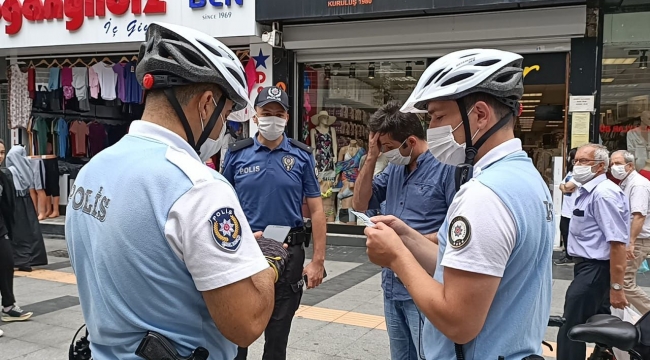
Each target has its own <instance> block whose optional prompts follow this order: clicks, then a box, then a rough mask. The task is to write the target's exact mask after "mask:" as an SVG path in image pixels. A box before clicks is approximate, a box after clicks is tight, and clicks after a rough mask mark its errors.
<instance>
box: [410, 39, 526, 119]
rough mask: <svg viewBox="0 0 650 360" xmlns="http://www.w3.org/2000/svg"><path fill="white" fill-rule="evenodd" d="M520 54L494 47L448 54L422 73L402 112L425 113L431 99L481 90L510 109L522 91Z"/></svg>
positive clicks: (440, 98) (447, 97)
mask: <svg viewBox="0 0 650 360" xmlns="http://www.w3.org/2000/svg"><path fill="white" fill-rule="evenodd" d="M522 61H523V57H522V56H521V55H519V54H515V53H511V52H508V51H502V50H495V49H470V50H461V51H456V52H453V53H450V54H447V55H445V56H443V57H441V58H440V59H438V60H436V61H435V62H434V63H433V64H431V65H430V66H429V67H428V68H427V69H426V70H425V71H424V73H423V74H422V77H421V78H420V80H419V81H418V83H417V85H416V86H415V89H414V90H413V92H412V93H411V96H410V97H409V99H408V100H407V101H406V103H404V106H403V107H402V109H401V111H402V112H412V113H422V112H427V111H426V110H427V104H428V102H429V101H433V100H439V101H440V100H458V99H461V98H463V97H464V96H466V95H468V94H471V93H476V92H482V93H487V94H490V95H493V96H494V97H495V98H497V99H498V100H499V101H501V102H502V103H504V104H505V105H506V106H508V107H509V108H511V109H513V111H518V104H517V100H519V99H521V97H522V95H523V94H524V84H523V70H522V68H521V65H522Z"/></svg>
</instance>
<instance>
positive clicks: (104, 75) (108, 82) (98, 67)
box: [92, 62, 117, 100]
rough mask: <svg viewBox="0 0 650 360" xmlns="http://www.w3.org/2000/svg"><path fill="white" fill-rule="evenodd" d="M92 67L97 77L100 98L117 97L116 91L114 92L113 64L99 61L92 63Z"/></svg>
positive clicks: (113, 98)
mask: <svg viewBox="0 0 650 360" xmlns="http://www.w3.org/2000/svg"><path fill="white" fill-rule="evenodd" d="M92 68H93V70H95V72H96V73H97V77H98V78H99V88H100V90H101V93H102V99H104V100H115V98H117V93H116V92H115V88H116V85H117V74H116V73H115V71H113V66H111V65H108V64H105V63H103V62H100V63H97V64H95V65H93V66H92Z"/></svg>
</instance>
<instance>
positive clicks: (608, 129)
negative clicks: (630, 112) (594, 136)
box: [600, 125, 650, 133]
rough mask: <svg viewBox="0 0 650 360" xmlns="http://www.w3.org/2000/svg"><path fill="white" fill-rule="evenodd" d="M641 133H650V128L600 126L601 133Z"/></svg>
mask: <svg viewBox="0 0 650 360" xmlns="http://www.w3.org/2000/svg"><path fill="white" fill-rule="evenodd" d="M632 130H635V131H640V132H645V133H647V132H650V126H645V127H642V126H638V125H600V132H601V133H626V132H628V131H632Z"/></svg>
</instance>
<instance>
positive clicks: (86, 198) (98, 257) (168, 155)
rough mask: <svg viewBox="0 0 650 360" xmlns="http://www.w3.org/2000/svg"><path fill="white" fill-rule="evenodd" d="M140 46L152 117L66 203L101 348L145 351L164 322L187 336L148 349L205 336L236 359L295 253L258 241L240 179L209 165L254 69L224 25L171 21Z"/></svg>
mask: <svg viewBox="0 0 650 360" xmlns="http://www.w3.org/2000/svg"><path fill="white" fill-rule="evenodd" d="M217 55H218V56H217ZM139 59H140V62H139V63H138V66H137V69H136V75H137V77H138V80H139V81H140V83H141V84H142V85H143V86H144V88H145V89H146V90H147V92H146V95H145V108H144V113H143V115H142V120H139V121H134V122H133V123H132V124H131V126H130V129H129V134H128V135H126V136H125V137H124V138H123V139H122V140H120V141H119V142H118V143H117V144H115V145H113V146H111V147H110V148H107V149H106V150H104V151H102V152H101V153H100V154H98V155H96V156H95V157H93V158H92V159H91V160H90V162H89V163H88V164H87V165H86V166H84V168H83V169H81V171H80V172H79V175H78V176H77V178H76V180H75V183H74V186H73V188H72V190H71V192H70V198H69V201H68V207H67V217H66V224H65V232H66V234H65V237H66V240H67V244H68V249H69V252H70V262H71V264H72V267H73V269H74V272H75V274H76V275H77V286H78V288H79V298H80V302H81V309H82V311H83V315H84V318H85V319H86V322H87V329H88V331H89V333H90V336H89V339H90V341H91V344H90V348H91V350H92V353H93V354H92V355H93V358H95V359H124V360H136V359H140V358H141V357H140V356H138V355H136V354H135V351H136V349H137V348H138V344H140V343H141V341H142V339H143V338H144V337H145V336H146V335H147V333H148V332H149V331H152V332H155V333H158V334H160V335H162V336H164V337H166V338H167V339H168V340H169V342H170V343H171V347H173V348H174V349H173V351H172V350H171V349H161V348H158V349H154V350H151V349H149V350H148V351H147V352H149V353H157V354H161V353H163V352H165V351H166V352H167V355H166V356H164V358H165V359H175V358H177V357H176V356H174V354H169V353H170V352H178V353H180V354H181V355H183V356H187V355H189V354H190V353H191V352H192V351H193V350H194V349H196V348H198V347H203V348H205V349H207V350H208V351H209V358H210V359H216V360H232V359H233V358H234V356H235V355H236V353H237V346H236V345H240V346H248V345H250V344H251V343H252V342H253V341H255V340H256V339H257V338H258V337H259V336H260V335H261V334H262V331H263V330H264V327H265V326H266V323H267V321H268V319H269V318H270V316H271V313H272V311H273V298H274V286H273V285H274V282H275V280H276V279H277V278H278V275H279V273H280V272H281V270H282V263H283V259H282V257H283V256H284V258H286V255H283V253H286V251H285V250H283V249H282V247H281V246H280V247H279V251H271V252H268V253H266V255H267V256H268V258H266V259H265V257H264V255H263V252H262V251H260V246H261V247H263V248H264V247H266V248H267V250H273V249H274V248H273V246H266V244H272V245H275V246H276V247H275V249H277V248H278V247H277V243H274V242H273V241H272V240H268V239H260V240H259V245H258V242H256V241H255V238H254V236H253V232H252V231H251V228H250V226H249V224H248V222H247V221H246V216H245V215H244V212H243V211H242V209H241V206H240V204H239V201H238V200H237V196H236V195H235V192H234V191H233V189H232V187H231V186H230V184H228V182H227V181H226V180H225V179H224V178H223V177H222V176H221V175H220V174H219V173H217V172H216V171H214V170H211V169H210V168H208V167H207V166H205V165H203V162H204V161H206V160H207V159H208V158H209V157H210V156H212V155H214V154H215V153H216V152H217V151H218V150H219V145H220V142H222V139H223V134H224V131H225V125H224V122H225V120H224V119H225V118H226V117H227V115H228V114H229V113H230V111H231V109H233V110H239V109H243V108H245V107H246V106H250V105H249V101H248V95H247V94H248V90H247V88H246V85H245V84H246V80H245V79H246V78H245V75H244V69H243V67H242V66H241V64H240V63H239V61H238V60H237V57H236V56H235V54H233V53H232V51H230V50H229V49H228V48H227V47H226V46H225V45H223V44H222V43H221V42H219V41H217V40H215V39H214V38H212V37H210V36H208V35H206V34H203V33H201V32H198V31H196V30H193V29H189V28H185V27H182V26H177V25H169V24H160V23H152V24H151V25H149V29H148V31H147V41H146V43H143V44H142V46H141V47H140V54H139ZM269 264H271V265H272V266H269ZM147 346H149V345H147Z"/></svg>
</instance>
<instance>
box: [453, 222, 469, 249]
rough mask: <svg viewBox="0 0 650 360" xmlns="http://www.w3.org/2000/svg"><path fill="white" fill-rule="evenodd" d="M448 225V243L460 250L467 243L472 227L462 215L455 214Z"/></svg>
mask: <svg viewBox="0 0 650 360" xmlns="http://www.w3.org/2000/svg"><path fill="white" fill-rule="evenodd" d="M450 224H451V226H449V245H451V247H452V248H454V249H456V250H460V249H462V248H464V247H465V246H467V244H469V240H470V239H471V237H472V228H471V227H470V225H469V221H467V219H466V218H464V217H463V216H456V217H455V218H454V219H453V220H452V221H451V222H450Z"/></svg>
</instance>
